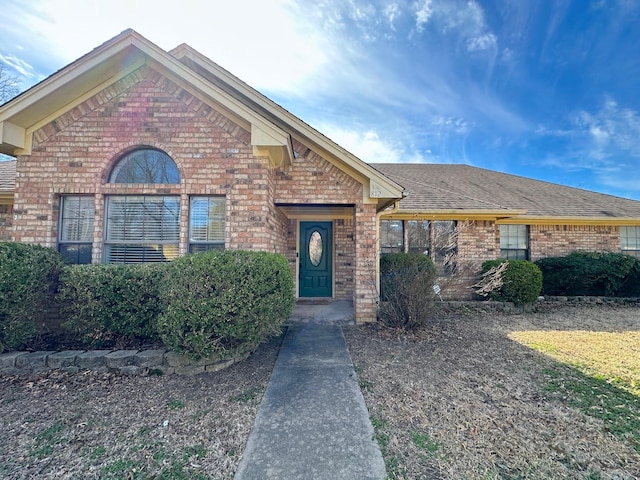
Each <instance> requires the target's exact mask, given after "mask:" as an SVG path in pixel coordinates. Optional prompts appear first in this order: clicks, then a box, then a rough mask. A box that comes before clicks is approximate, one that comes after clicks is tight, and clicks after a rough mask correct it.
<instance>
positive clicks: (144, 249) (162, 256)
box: [104, 195, 180, 263]
mask: <svg viewBox="0 0 640 480" xmlns="http://www.w3.org/2000/svg"><path fill="white" fill-rule="evenodd" d="M179 239H180V197H179V196H177V195H170V196H149V195H112V196H109V197H107V208H106V226H105V243H104V250H105V262H107V263H145V262H164V261H168V260H172V259H174V258H175V257H177V255H178V244H179Z"/></svg>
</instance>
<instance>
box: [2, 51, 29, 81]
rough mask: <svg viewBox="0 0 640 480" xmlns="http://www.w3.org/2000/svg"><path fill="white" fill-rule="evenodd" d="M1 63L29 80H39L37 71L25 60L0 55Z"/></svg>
mask: <svg viewBox="0 0 640 480" xmlns="http://www.w3.org/2000/svg"><path fill="white" fill-rule="evenodd" d="M0 62H2V63H4V64H5V65H7V66H8V67H10V68H12V69H14V70H15V71H16V72H17V73H18V74H19V75H22V76H23V77H26V78H28V79H33V78H37V77H38V75H37V74H36V72H35V69H34V68H33V67H32V66H31V65H29V63H27V62H25V61H24V60H22V59H20V58H18V57H16V56H14V55H2V54H0Z"/></svg>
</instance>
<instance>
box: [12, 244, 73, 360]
mask: <svg viewBox="0 0 640 480" xmlns="http://www.w3.org/2000/svg"><path fill="white" fill-rule="evenodd" d="M63 267H64V260H63V258H62V256H61V255H60V254H59V253H57V252H56V251H54V250H52V249H50V248H46V247H42V246H40V245H25V244H21V243H13V242H3V243H0V352H2V351H3V350H4V349H15V348H17V347H19V346H20V345H22V344H23V343H25V342H27V341H29V340H30V339H31V338H33V336H34V335H35V333H36V331H37V328H36V327H37V325H38V324H41V323H44V321H45V317H46V314H47V312H48V311H50V310H51V308H52V306H53V305H54V299H55V294H56V290H57V288H58V277H59V276H60V272H61V270H62V268H63Z"/></svg>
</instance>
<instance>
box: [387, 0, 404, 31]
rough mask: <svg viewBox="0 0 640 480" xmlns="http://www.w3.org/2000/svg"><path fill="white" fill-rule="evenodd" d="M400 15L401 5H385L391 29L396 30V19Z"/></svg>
mask: <svg viewBox="0 0 640 480" xmlns="http://www.w3.org/2000/svg"><path fill="white" fill-rule="evenodd" d="M400 15H401V12H400V7H398V4H397V3H390V4H389V5H387V6H386V7H384V16H385V18H386V19H387V22H388V23H389V27H390V28H391V30H395V21H396V20H397V19H398V18H399V17H400Z"/></svg>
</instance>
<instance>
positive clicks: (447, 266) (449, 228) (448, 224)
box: [431, 220, 458, 272]
mask: <svg viewBox="0 0 640 480" xmlns="http://www.w3.org/2000/svg"><path fill="white" fill-rule="evenodd" d="M431 239H432V245H433V247H432V250H433V253H432V256H431V259H432V260H433V263H434V264H435V265H436V268H438V269H439V270H442V271H443V272H453V270H454V269H455V261H456V253H457V252H458V236H457V232H456V222H455V221H453V220H438V221H436V222H433V231H432V237H431Z"/></svg>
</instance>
